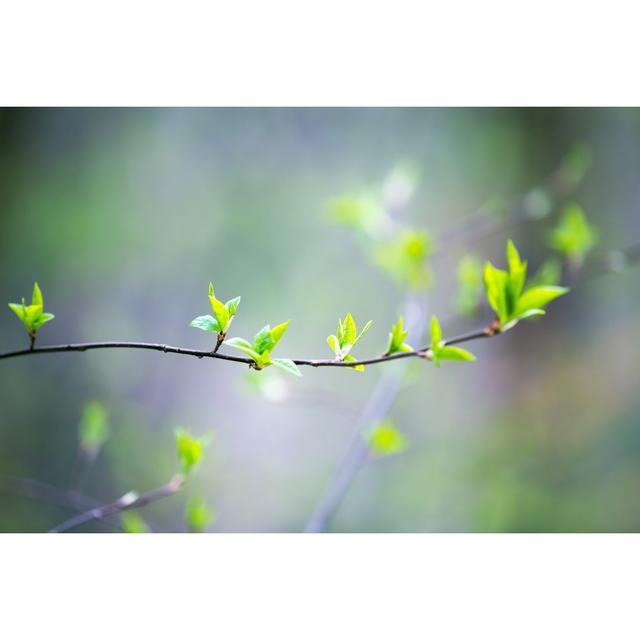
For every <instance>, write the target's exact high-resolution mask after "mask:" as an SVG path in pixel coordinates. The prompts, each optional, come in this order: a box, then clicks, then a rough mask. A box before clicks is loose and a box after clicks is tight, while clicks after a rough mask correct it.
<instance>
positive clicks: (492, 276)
mask: <svg viewBox="0 0 640 640" xmlns="http://www.w3.org/2000/svg"><path fill="white" fill-rule="evenodd" d="M507 262H508V265H509V271H503V270H502V269H496V268H495V267H494V266H493V265H492V264H491V263H490V262H487V264H486V265H485V268H484V286H485V289H486V293H487V300H488V302H489V305H490V306H491V308H492V309H493V310H494V311H495V312H496V317H497V319H498V322H499V324H500V331H507V330H509V329H511V328H513V327H514V326H515V325H516V324H517V323H518V322H519V321H520V320H524V319H526V318H530V317H532V316H543V315H544V314H545V312H544V310H543V307H545V306H546V305H547V304H549V302H551V301H552V300H555V299H556V298H557V297H559V296H562V295H564V294H566V293H568V291H569V289H567V288H566V287H556V286H537V287H529V288H525V281H526V278H527V263H526V262H523V261H522V260H521V259H520V254H519V253H518V250H517V249H516V247H515V245H514V244H513V242H512V241H511V240H509V241H508V242H507Z"/></svg>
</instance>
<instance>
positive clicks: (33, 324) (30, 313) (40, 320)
mask: <svg viewBox="0 0 640 640" xmlns="http://www.w3.org/2000/svg"><path fill="white" fill-rule="evenodd" d="M43 306H44V301H43V299H42V291H40V287H39V286H38V283H37V282H36V283H35V284H34V285H33V294H32V296H31V304H30V305H27V304H26V302H25V299H24V298H22V304H16V303H14V302H10V303H9V308H10V309H11V310H12V311H13V312H14V313H15V314H16V315H17V316H18V318H20V320H21V322H22V324H24V326H25V327H26V329H27V331H28V332H29V335H30V336H31V338H32V339H35V337H36V331H38V329H39V328H40V327H41V326H42V325H43V324H44V323H45V322H49V320H53V318H54V317H55V316H54V315H53V314H52V313H44V312H43Z"/></svg>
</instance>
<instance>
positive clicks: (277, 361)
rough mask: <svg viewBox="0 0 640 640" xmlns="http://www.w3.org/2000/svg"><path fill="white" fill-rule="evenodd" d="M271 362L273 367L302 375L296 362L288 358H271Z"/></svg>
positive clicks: (295, 374)
mask: <svg viewBox="0 0 640 640" xmlns="http://www.w3.org/2000/svg"><path fill="white" fill-rule="evenodd" d="M271 364H272V365H273V366H274V367H278V369H282V370H283V371H286V372H287V373H292V374H293V375H294V376H298V377H299V378H301V377H302V374H301V373H300V369H298V367H297V365H296V363H295V362H294V361H293V360H288V359H286V358H273V359H272V360H271Z"/></svg>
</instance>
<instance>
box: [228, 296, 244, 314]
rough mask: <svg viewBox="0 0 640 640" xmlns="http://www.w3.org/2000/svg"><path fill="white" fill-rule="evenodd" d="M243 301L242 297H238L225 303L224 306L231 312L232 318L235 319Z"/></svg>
mask: <svg viewBox="0 0 640 640" xmlns="http://www.w3.org/2000/svg"><path fill="white" fill-rule="evenodd" d="M241 300H242V297H241V296H238V297H237V298H233V299H231V300H229V301H228V302H225V304H224V306H225V307H227V311H228V312H229V315H230V316H232V317H233V316H235V315H236V312H237V311H238V306H239V305H240V301H241Z"/></svg>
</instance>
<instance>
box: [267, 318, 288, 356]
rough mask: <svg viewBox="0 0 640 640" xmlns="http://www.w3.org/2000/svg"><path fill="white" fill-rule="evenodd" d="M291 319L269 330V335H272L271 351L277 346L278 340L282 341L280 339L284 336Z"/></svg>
mask: <svg viewBox="0 0 640 640" xmlns="http://www.w3.org/2000/svg"><path fill="white" fill-rule="evenodd" d="M289 322H290V321H289V320H287V321H286V322H283V323H282V324H279V325H277V326H275V327H273V329H271V330H270V331H269V335H270V336H271V347H270V348H269V351H270V352H271V351H273V350H274V349H275V347H276V345H277V344H278V342H280V339H281V338H282V336H283V335H284V332H285V331H286V330H287V327H288V326H289Z"/></svg>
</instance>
